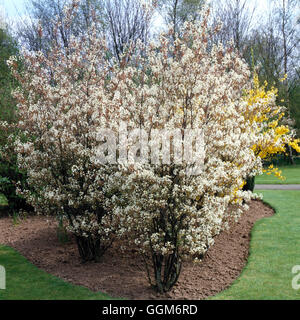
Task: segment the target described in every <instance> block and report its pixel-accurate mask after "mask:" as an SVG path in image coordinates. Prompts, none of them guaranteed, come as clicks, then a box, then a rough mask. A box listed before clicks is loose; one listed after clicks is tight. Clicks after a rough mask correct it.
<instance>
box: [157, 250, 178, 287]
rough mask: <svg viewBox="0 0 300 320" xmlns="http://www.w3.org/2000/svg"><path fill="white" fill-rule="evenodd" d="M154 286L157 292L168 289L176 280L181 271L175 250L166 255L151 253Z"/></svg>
mask: <svg viewBox="0 0 300 320" xmlns="http://www.w3.org/2000/svg"><path fill="white" fill-rule="evenodd" d="M152 259H153V267H154V278H155V288H156V289H157V291H158V292H160V293H164V292H167V291H169V290H170V289H171V288H172V287H173V286H174V285H175V284H176V282H177V280H178V278H179V274H180V271H181V265H182V262H181V259H180V258H179V257H178V254H177V253H176V252H174V253H172V254H169V255H167V256H162V255H160V254H153V257H152Z"/></svg>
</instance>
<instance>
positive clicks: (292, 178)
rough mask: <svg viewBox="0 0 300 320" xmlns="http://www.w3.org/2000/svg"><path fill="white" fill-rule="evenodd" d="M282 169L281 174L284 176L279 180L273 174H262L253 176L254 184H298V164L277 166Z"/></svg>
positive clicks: (299, 167) (299, 177) (299, 169)
mask: <svg viewBox="0 0 300 320" xmlns="http://www.w3.org/2000/svg"><path fill="white" fill-rule="evenodd" d="M278 169H279V170H281V171H282V175H283V176H284V177H285V178H286V179H285V180H280V179H278V178H276V177H275V176H274V175H267V174H265V173H264V174H263V175H261V176H258V177H256V178H255V183H256V184H300V164H297V165H294V166H282V167H278Z"/></svg>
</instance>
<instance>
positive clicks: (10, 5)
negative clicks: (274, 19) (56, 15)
mask: <svg viewBox="0 0 300 320" xmlns="http://www.w3.org/2000/svg"><path fill="white" fill-rule="evenodd" d="M248 1H249V3H250V4H253V3H255V2H256V3H257V6H258V9H259V11H261V10H264V9H266V8H267V1H268V0H248ZM25 2H26V0H0V6H2V7H3V8H4V10H5V15H6V16H7V17H9V18H16V17H18V16H19V15H22V14H25V12H24V4H25Z"/></svg>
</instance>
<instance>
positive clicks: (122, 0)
mask: <svg viewBox="0 0 300 320" xmlns="http://www.w3.org/2000/svg"><path fill="white" fill-rule="evenodd" d="M154 8H155V3H152V1H149V3H148V5H147V4H145V3H142V2H141V1H140V0H106V1H104V21H105V27H106V34H107V38H108V40H109V46H110V48H111V51H112V52H113V54H114V55H115V57H116V58H117V59H118V61H119V62H121V59H122V55H123V54H124V52H125V50H126V48H128V46H129V44H131V45H132V46H133V47H135V44H136V43H137V41H142V42H143V43H146V42H147V41H148V40H149V37H150V26H151V21H152V17H153V14H154Z"/></svg>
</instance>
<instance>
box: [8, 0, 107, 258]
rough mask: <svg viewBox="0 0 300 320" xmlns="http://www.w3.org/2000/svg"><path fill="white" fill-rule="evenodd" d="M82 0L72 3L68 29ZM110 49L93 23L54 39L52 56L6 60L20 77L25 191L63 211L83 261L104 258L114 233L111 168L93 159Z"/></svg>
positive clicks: (19, 144) (39, 206) (40, 207)
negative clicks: (107, 191)
mask: <svg viewBox="0 0 300 320" xmlns="http://www.w3.org/2000/svg"><path fill="white" fill-rule="evenodd" d="M76 5H77V4H76V2H74V4H73V6H71V7H69V8H67V9H66V17H67V18H66V21H65V24H66V27H68V26H70V24H71V20H72V17H73V16H74V14H75V13H74V9H75V8H76ZM58 28H59V24H57V25H56V28H55V30H54V32H58ZM40 32H42V30H40ZM106 52H107V49H106V44H105V40H104V39H103V38H99V37H98V36H97V31H96V28H95V27H94V26H93V27H91V29H90V30H89V33H88V34H83V35H79V36H78V37H77V38H74V37H73V38H71V39H70V45H69V48H67V49H62V48H61V46H60V45H59V43H54V44H53V47H52V49H51V50H50V52H49V54H48V55H47V56H46V55H44V54H43V53H42V52H37V53H35V52H28V51H26V50H24V51H23V53H22V54H23V60H24V71H22V72H20V71H19V70H18V68H17V59H16V57H11V58H10V60H9V61H8V63H9V65H10V66H11V69H12V71H13V74H14V76H15V77H16V78H17V79H18V81H19V83H20V87H19V88H18V89H17V90H16V91H15V92H14V96H15V99H16V101H17V102H18V118H19V119H20V120H19V122H18V124H17V127H18V130H19V132H20V134H19V135H18V137H17V138H15V143H14V146H15V151H16V153H17V154H18V165H19V167H20V168H22V169H24V170H26V171H27V174H28V183H29V185H30V187H31V190H30V191H29V190H26V189H25V190H24V189H22V188H20V189H19V193H20V194H22V195H23V196H25V197H26V199H27V201H28V202H29V203H30V204H31V205H32V206H33V207H34V208H35V211H36V212H38V213H43V214H55V215H62V216H63V217H64V219H65V221H66V222H67V225H68V229H69V230H70V231H71V232H72V233H74V235H75V236H76V240H77V243H78V249H79V253H80V256H81V257H82V259H83V260H84V261H87V260H98V259H99V257H100V256H101V255H102V254H103V252H104V251H105V250H106V249H107V247H109V245H110V244H111V241H112V238H113V230H112V225H111V223H110V222H111V214H110V211H109V208H105V207H104V205H103V201H104V199H105V195H104V194H103V188H102V187H103V185H104V183H105V177H106V176H107V175H108V174H109V173H110V171H109V170H112V167H108V166H105V165H100V164H97V163H96V162H94V161H92V159H93V157H95V154H96V152H97V146H98V145H99V143H100V142H99V137H98V136H97V135H96V132H97V129H98V128H99V127H103V126H105V123H106V121H107V119H108V116H109V112H113V110H112V109H111V108H112V106H111V104H110V101H109V99H110V97H111V95H112V92H111V88H108V87H107V86H106V82H107V80H108V78H109V74H110V72H111V71H110V65H109V61H107V59H106ZM106 111H107V112H106Z"/></svg>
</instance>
